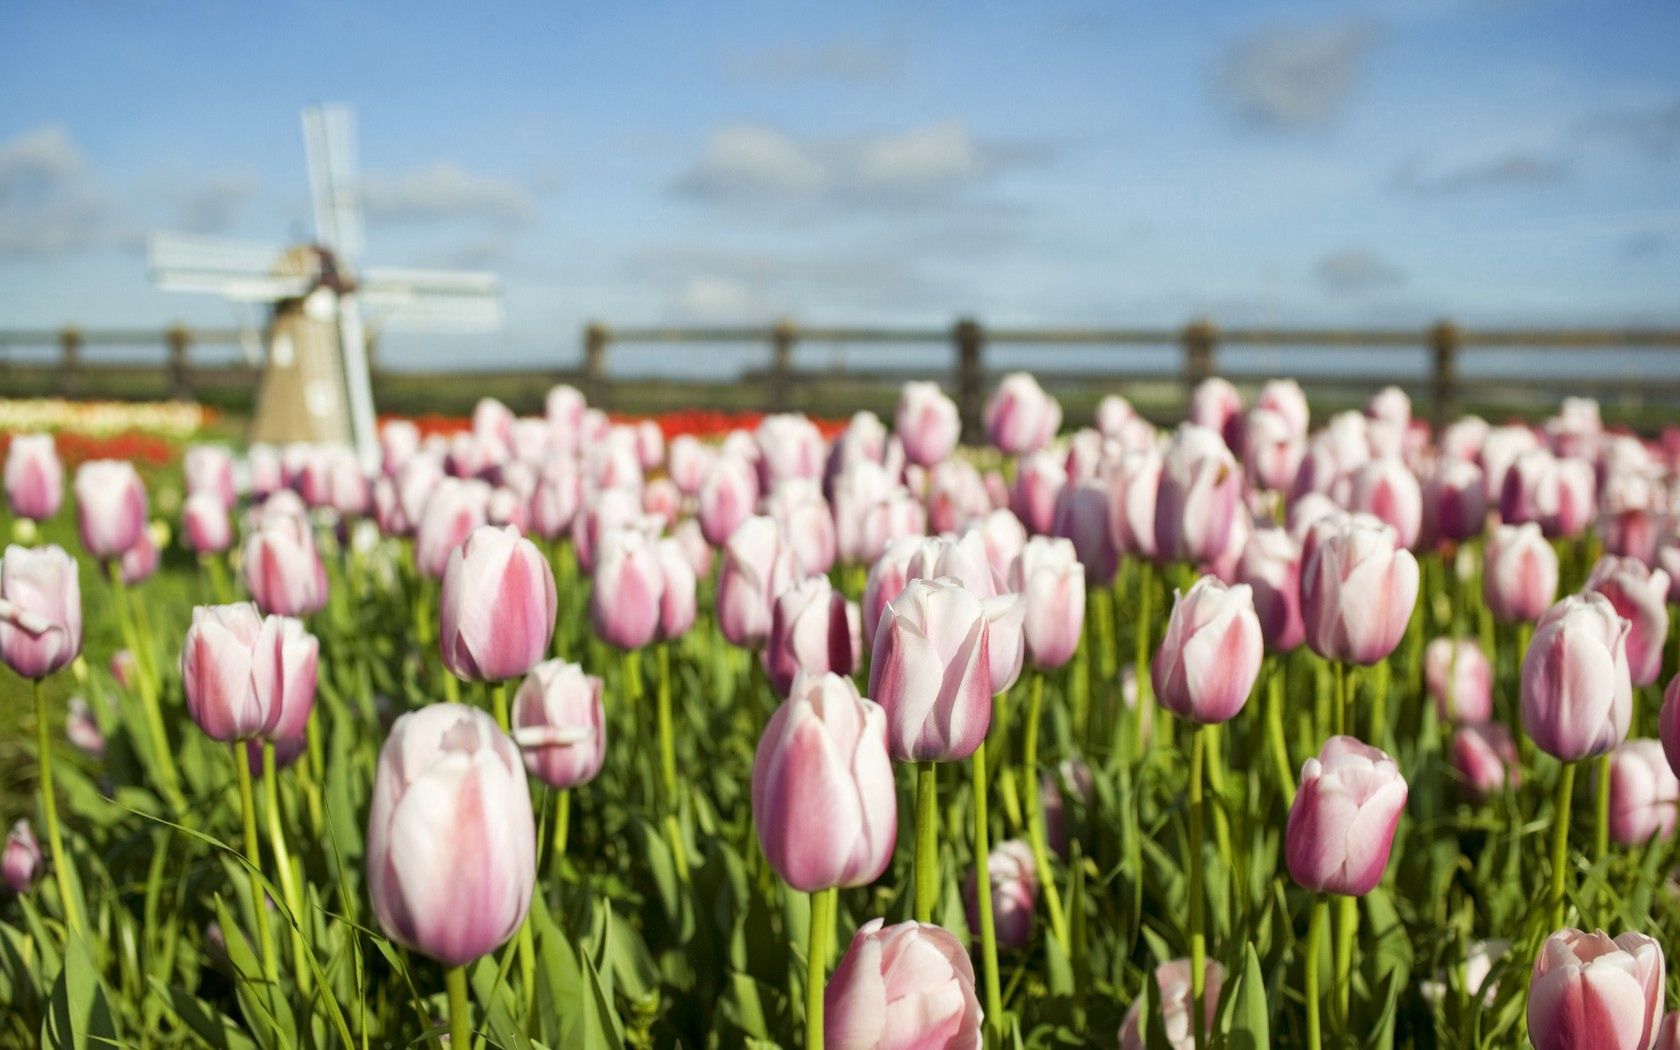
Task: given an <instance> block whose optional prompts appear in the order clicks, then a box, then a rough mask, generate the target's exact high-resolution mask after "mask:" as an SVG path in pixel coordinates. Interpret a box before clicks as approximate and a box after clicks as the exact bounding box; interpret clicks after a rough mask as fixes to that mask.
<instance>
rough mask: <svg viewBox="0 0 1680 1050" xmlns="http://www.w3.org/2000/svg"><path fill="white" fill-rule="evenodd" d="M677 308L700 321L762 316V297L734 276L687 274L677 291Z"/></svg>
mask: <svg viewBox="0 0 1680 1050" xmlns="http://www.w3.org/2000/svg"><path fill="white" fill-rule="evenodd" d="M676 306H677V312H678V313H680V314H682V315H683V316H684V317H691V318H694V319H696V320H701V321H744V320H753V319H757V318H760V317H763V316H765V314H766V312H767V311H766V310H765V305H764V300H763V298H762V297H761V296H760V295H759V294H758V293H757V292H756V291H754V290H753V289H752V288H750V287H748V285H747V284H746V282H744V281H740V280H737V279H735V278H733V277H719V276H716V275H698V276H694V277H690V278H689V279H688V280H687V281H686V282H685V283H684V284H683V286H682V290H681V291H680V292H679V293H678V295H677V303H676Z"/></svg>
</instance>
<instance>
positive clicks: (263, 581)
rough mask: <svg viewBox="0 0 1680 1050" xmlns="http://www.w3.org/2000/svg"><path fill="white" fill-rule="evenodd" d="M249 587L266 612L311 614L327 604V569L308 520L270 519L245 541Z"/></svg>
mask: <svg viewBox="0 0 1680 1050" xmlns="http://www.w3.org/2000/svg"><path fill="white" fill-rule="evenodd" d="M244 575H245V588H246V590H248V591H250V592H251V600H252V601H254V602H256V603H257V607H258V608H260V609H261V610H262V611H263V612H265V613H273V614H276V615H279V616H308V615H310V614H312V613H317V612H320V611H321V610H322V609H324V608H326V605H327V571H326V568H325V566H323V565H322V564H321V556H320V555H319V554H318V553H316V550H315V540H314V538H313V537H312V536H311V535H310V532H309V525H308V523H307V522H305V521H302V520H299V519H297V518H292V517H289V516H275V517H272V518H268V519H266V520H265V521H264V522H263V524H262V526H261V527H260V528H259V529H258V530H257V531H255V532H253V533H251V535H250V536H248V537H247V538H246V540H245V548H244Z"/></svg>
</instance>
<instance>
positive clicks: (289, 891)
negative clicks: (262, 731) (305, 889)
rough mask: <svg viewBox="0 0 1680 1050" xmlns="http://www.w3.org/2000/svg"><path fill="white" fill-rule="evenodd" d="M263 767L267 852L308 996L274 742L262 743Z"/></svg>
mask: <svg viewBox="0 0 1680 1050" xmlns="http://www.w3.org/2000/svg"><path fill="white" fill-rule="evenodd" d="M262 765H263V810H264V817H265V818H266V820H265V823H266V824H267V825H268V848H269V849H270V850H271V851H273V853H274V866H275V868H277V869H278V870H279V873H280V896H281V897H282V898H284V899H285V901H286V910H287V911H290V912H291V913H292V921H293V922H294V923H296V925H294V926H293V927H292V969H293V972H294V974H295V976H296V980H297V984H298V991H299V992H300V993H302V994H303V995H305V996H307V995H308V994H309V960H308V959H307V957H306V956H305V955H304V951H305V949H304V946H303V929H302V926H303V921H304V918H303V897H302V895H301V894H300V893H299V892H298V887H297V880H296V879H294V878H293V877H292V857H291V850H290V849H289V848H288V847H287V845H286V835H285V831H284V829H283V828H282V827H281V824H280V769H279V765H280V763H279V761H278V760H277V759H276V757H275V754H274V742H273V741H271V740H264V741H263V745H262Z"/></svg>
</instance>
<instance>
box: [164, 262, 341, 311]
mask: <svg viewBox="0 0 1680 1050" xmlns="http://www.w3.org/2000/svg"><path fill="white" fill-rule="evenodd" d="M152 283H153V284H155V285H157V286H158V288H160V289H161V290H163V291H166V292H203V293H205V294H208V295H219V296H221V297H222V298H224V299H231V300H233V301H234V302H240V303H272V302H278V301H280V300H282V299H296V298H297V297H298V296H300V295H303V294H304V293H305V292H308V291H309V288H310V285H311V284H312V283H313V282H312V281H311V280H310V278H308V277H282V276H278V275H273V274H270V275H266V276H264V275H257V276H252V275H249V274H241V273H215V272H205V271H183V270H154V271H152Z"/></svg>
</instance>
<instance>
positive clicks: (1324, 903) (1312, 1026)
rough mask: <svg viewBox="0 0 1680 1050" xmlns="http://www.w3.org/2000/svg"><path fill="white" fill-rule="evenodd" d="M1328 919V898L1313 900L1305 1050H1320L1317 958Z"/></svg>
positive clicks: (1308, 943) (1321, 1038) (1319, 897)
mask: <svg viewBox="0 0 1680 1050" xmlns="http://www.w3.org/2000/svg"><path fill="white" fill-rule="evenodd" d="M1329 918H1330V898H1328V897H1326V896H1324V895H1323V894H1319V895H1318V896H1317V897H1314V898H1313V908H1312V921H1311V922H1310V923H1309V924H1308V926H1307V989H1306V992H1307V1050H1322V1047H1323V1045H1324V1042H1323V1037H1322V1036H1321V1035H1320V1033H1319V1027H1320V1025H1319V1005H1320V999H1321V996H1320V994H1319V990H1318V957H1319V955H1320V954H1321V953H1322V952H1323V950H1324V926H1325V924H1326V922H1327V921H1328V920H1329Z"/></svg>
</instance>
